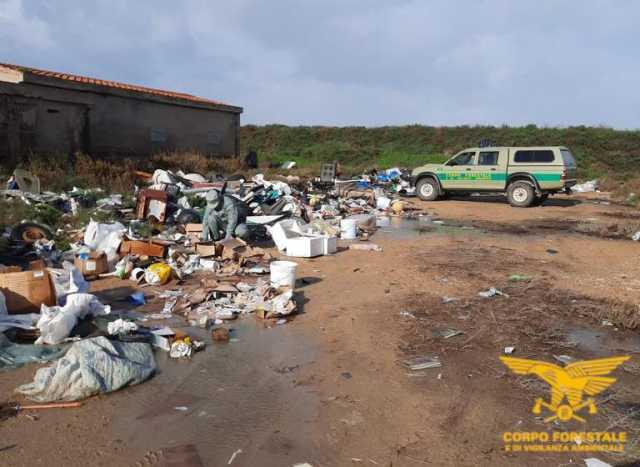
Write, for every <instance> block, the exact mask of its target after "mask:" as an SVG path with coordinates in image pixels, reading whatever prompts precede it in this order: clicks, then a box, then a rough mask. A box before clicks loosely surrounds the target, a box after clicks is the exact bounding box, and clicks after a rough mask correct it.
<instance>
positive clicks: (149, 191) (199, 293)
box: [0, 164, 419, 402]
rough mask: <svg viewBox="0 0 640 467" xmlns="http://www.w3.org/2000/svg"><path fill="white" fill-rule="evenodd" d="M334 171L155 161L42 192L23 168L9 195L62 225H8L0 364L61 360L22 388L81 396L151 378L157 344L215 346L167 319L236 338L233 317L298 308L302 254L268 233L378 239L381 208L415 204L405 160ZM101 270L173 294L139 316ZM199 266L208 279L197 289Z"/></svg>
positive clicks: (405, 208)
mask: <svg viewBox="0 0 640 467" xmlns="http://www.w3.org/2000/svg"><path fill="white" fill-rule="evenodd" d="M337 171H338V170H337V164H326V165H325V166H323V168H322V171H321V175H320V177H318V178H316V179H313V180H305V181H302V180H301V179H300V178H299V177H295V176H291V175H288V176H286V177H276V178H274V179H272V180H267V179H266V178H265V177H264V176H263V175H261V174H258V175H255V176H254V177H252V178H251V179H250V180H244V179H243V178H241V177H240V178H238V177H229V178H227V179H224V178H221V177H209V178H207V177H205V176H203V175H200V174H194V173H191V174H189V173H187V174H185V173H183V172H179V171H178V172H175V173H174V172H172V171H169V170H160V169H159V170H156V171H155V172H154V173H142V172H140V173H137V175H138V176H139V177H140V178H141V180H142V183H141V184H140V186H135V187H132V188H133V189H132V194H131V195H129V194H107V193H105V192H103V191H101V190H99V189H93V190H84V189H78V188H74V189H73V190H71V191H69V192H66V193H52V192H41V191H40V182H39V180H38V179H37V177H34V176H33V175H31V174H29V173H26V172H22V171H16V172H15V173H14V176H13V177H12V178H11V179H10V180H9V182H8V185H7V190H4V191H1V192H0V199H1V200H4V202H19V203H23V204H24V205H26V206H29V207H31V208H33V210H32V211H29V212H36V213H38V212H46V213H47V214H48V218H49V219H54V220H55V221H56V222H57V224H58V225H57V227H54V226H53V225H47V224H46V223H43V222H41V221H40V219H34V218H28V219H24V220H23V221H22V222H20V223H18V224H17V225H13V226H5V230H4V232H3V233H2V243H0V336H1V337H2V339H1V340H0V369H3V368H4V369H10V368H15V367H17V366H19V365H22V364H25V363H28V362H31V361H38V362H45V361H51V360H56V361H55V362H54V363H53V365H52V366H50V367H48V368H43V369H41V370H39V371H38V373H37V374H36V377H35V380H34V382H33V383H30V384H27V385H23V386H21V387H20V388H19V389H18V392H20V393H22V394H25V395H26V396H27V397H29V398H31V399H33V400H36V401H39V402H43V401H74V400H79V399H82V398H85V397H88V396H90V395H93V394H97V393H101V392H110V391H113V390H117V389H119V388H121V387H123V386H124V385H126V384H137V383H140V382H142V381H144V380H146V379H148V378H149V377H151V375H152V374H153V373H154V371H155V368H156V366H155V360H154V356H153V349H161V350H163V351H166V352H169V355H170V356H171V357H173V358H176V359H183V358H190V357H192V355H193V354H194V353H196V352H198V351H202V350H204V349H205V348H206V343H205V342H204V341H203V340H202V339H197V338H194V336H193V335H189V332H188V331H187V332H185V331H183V330H181V329H176V328H175V326H174V327H170V326H165V325H163V324H162V320H166V319H170V318H171V319H173V318H179V319H183V320H184V323H185V326H184V327H185V328H187V329H189V327H191V328H200V329H207V330H210V331H211V338H212V342H226V341H229V338H230V337H229V336H230V335H229V329H228V328H227V326H226V325H227V323H228V322H229V321H231V320H234V319H237V318H238V317H240V316H243V315H247V314H253V315H255V316H256V317H258V318H260V319H264V320H272V321H273V322H274V323H275V324H284V323H286V322H287V320H288V318H289V316H290V315H292V314H295V312H296V311H297V310H298V305H297V299H296V295H295V276H296V267H297V264H296V263H295V262H291V261H283V260H278V258H276V257H275V256H277V255H275V256H274V254H271V253H270V252H269V251H267V248H269V247H270V246H271V245H272V243H271V242H273V244H274V245H275V247H276V248H277V250H278V252H279V254H280V255H284V256H288V257H314V256H319V255H332V254H335V253H336V252H337V242H338V238H341V239H342V240H346V241H350V242H351V243H352V245H351V246H353V249H361V250H369V251H379V250H380V248H379V247H378V246H377V245H374V244H371V243H367V242H365V243H361V242H359V241H362V240H364V241H366V240H368V239H369V238H370V236H371V234H372V233H373V232H374V231H375V230H376V228H377V227H376V226H377V223H378V218H379V217H381V216H405V217H413V216H417V215H418V214H419V212H418V211H417V210H415V209H413V208H412V206H411V202H410V201H409V200H407V199H406V197H408V196H411V195H412V188H411V187H410V184H409V182H408V180H407V177H406V176H407V173H406V172H403V171H402V170H400V169H390V170H387V171H384V172H375V171H373V172H371V173H369V174H365V175H363V176H362V177H358V178H356V179H350V180H341V179H340V178H339V177H338V176H337ZM87 217H88V220H87V221H85V222H86V223H85V224H84V225H83V224H82V223H81V222H79V219H80V218H87ZM104 278H111V280H115V281H118V280H120V281H126V284H127V287H133V288H135V289H137V290H138V291H136V292H135V293H132V294H131V295H130V296H129V297H128V300H129V304H130V307H129V308H131V307H137V306H141V305H144V304H145V303H146V297H147V295H146V294H145V292H144V290H145V288H150V289H149V290H152V289H153V290H154V291H155V293H156V297H158V298H161V299H163V300H164V305H163V306H162V310H161V311H160V312H157V313H146V314H144V315H142V317H141V316H140V315H139V314H138V315H137V316H134V315H131V314H130V313H128V311H129V310H113V309H112V308H113V306H112V304H107V303H103V302H102V301H101V300H100V299H99V298H98V296H97V295H94V294H92V293H90V289H91V283H92V281H94V280H97V279H104ZM189 278H194V279H196V280H199V286H198V287H197V288H196V289H193V288H189V287H188V284H187V282H186V281H187V280H188V279H189ZM192 283H193V282H192ZM116 284H117V282H116ZM114 287H117V286H115V285H114ZM158 323H160V324H158ZM87 329H88V330H87ZM105 372H106V373H105ZM66 380H72V381H74V383H73V384H69V385H66V386H65V385H64V384H63V383H64V381H66Z"/></svg>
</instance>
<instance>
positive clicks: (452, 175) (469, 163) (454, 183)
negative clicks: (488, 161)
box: [438, 150, 477, 190]
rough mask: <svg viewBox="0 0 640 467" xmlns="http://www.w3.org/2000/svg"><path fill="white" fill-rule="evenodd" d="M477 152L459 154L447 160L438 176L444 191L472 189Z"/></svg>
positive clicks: (470, 151)
mask: <svg viewBox="0 0 640 467" xmlns="http://www.w3.org/2000/svg"><path fill="white" fill-rule="evenodd" d="M476 156H477V151H475V150H469V151H464V152H461V153H460V154H457V155H456V156H454V157H452V158H451V159H449V160H448V161H447V162H446V163H445V164H444V167H442V169H441V172H440V173H439V174H438V176H439V178H440V182H441V183H442V187H443V188H444V189H445V190H455V189H466V190H468V189H473V188H474V186H475V182H474V175H475V170H476V168H477V167H476Z"/></svg>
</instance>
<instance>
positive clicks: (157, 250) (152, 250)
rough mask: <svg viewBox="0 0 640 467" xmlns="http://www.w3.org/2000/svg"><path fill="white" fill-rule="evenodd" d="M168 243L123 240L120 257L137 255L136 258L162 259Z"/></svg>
mask: <svg viewBox="0 0 640 467" xmlns="http://www.w3.org/2000/svg"><path fill="white" fill-rule="evenodd" d="M168 245H169V243H165V242H161V241H160V240H152V241H150V242H149V241H143V240H123V241H122V243H121V244H120V254H121V255H128V254H131V255H138V256H154V257H157V258H164V256H165V254H166V252H167V246H168Z"/></svg>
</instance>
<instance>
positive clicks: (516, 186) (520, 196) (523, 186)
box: [507, 181, 536, 208]
mask: <svg viewBox="0 0 640 467" xmlns="http://www.w3.org/2000/svg"><path fill="white" fill-rule="evenodd" d="M507 199H508V200H509V204H511V206H515V207H517V208H528V207H529V206H531V205H532V204H533V202H534V201H535V199H536V192H535V189H534V187H533V185H532V184H531V183H529V182H524V181H522V182H513V183H512V184H511V185H509V188H507Z"/></svg>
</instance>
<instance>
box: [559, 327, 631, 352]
mask: <svg viewBox="0 0 640 467" xmlns="http://www.w3.org/2000/svg"><path fill="white" fill-rule="evenodd" d="M566 332H567V334H566V340H567V343H571V344H575V346H576V347H577V348H578V349H579V350H582V351H586V352H590V353H593V354H594V355H597V356H601V355H602V356H609V355H611V353H612V352H621V353H640V336H638V335H629V334H628V333H620V332H617V331H615V330H614V329H613V327H602V328H600V329H594V328H587V327H583V328H575V329H569V330H567V331H566Z"/></svg>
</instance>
